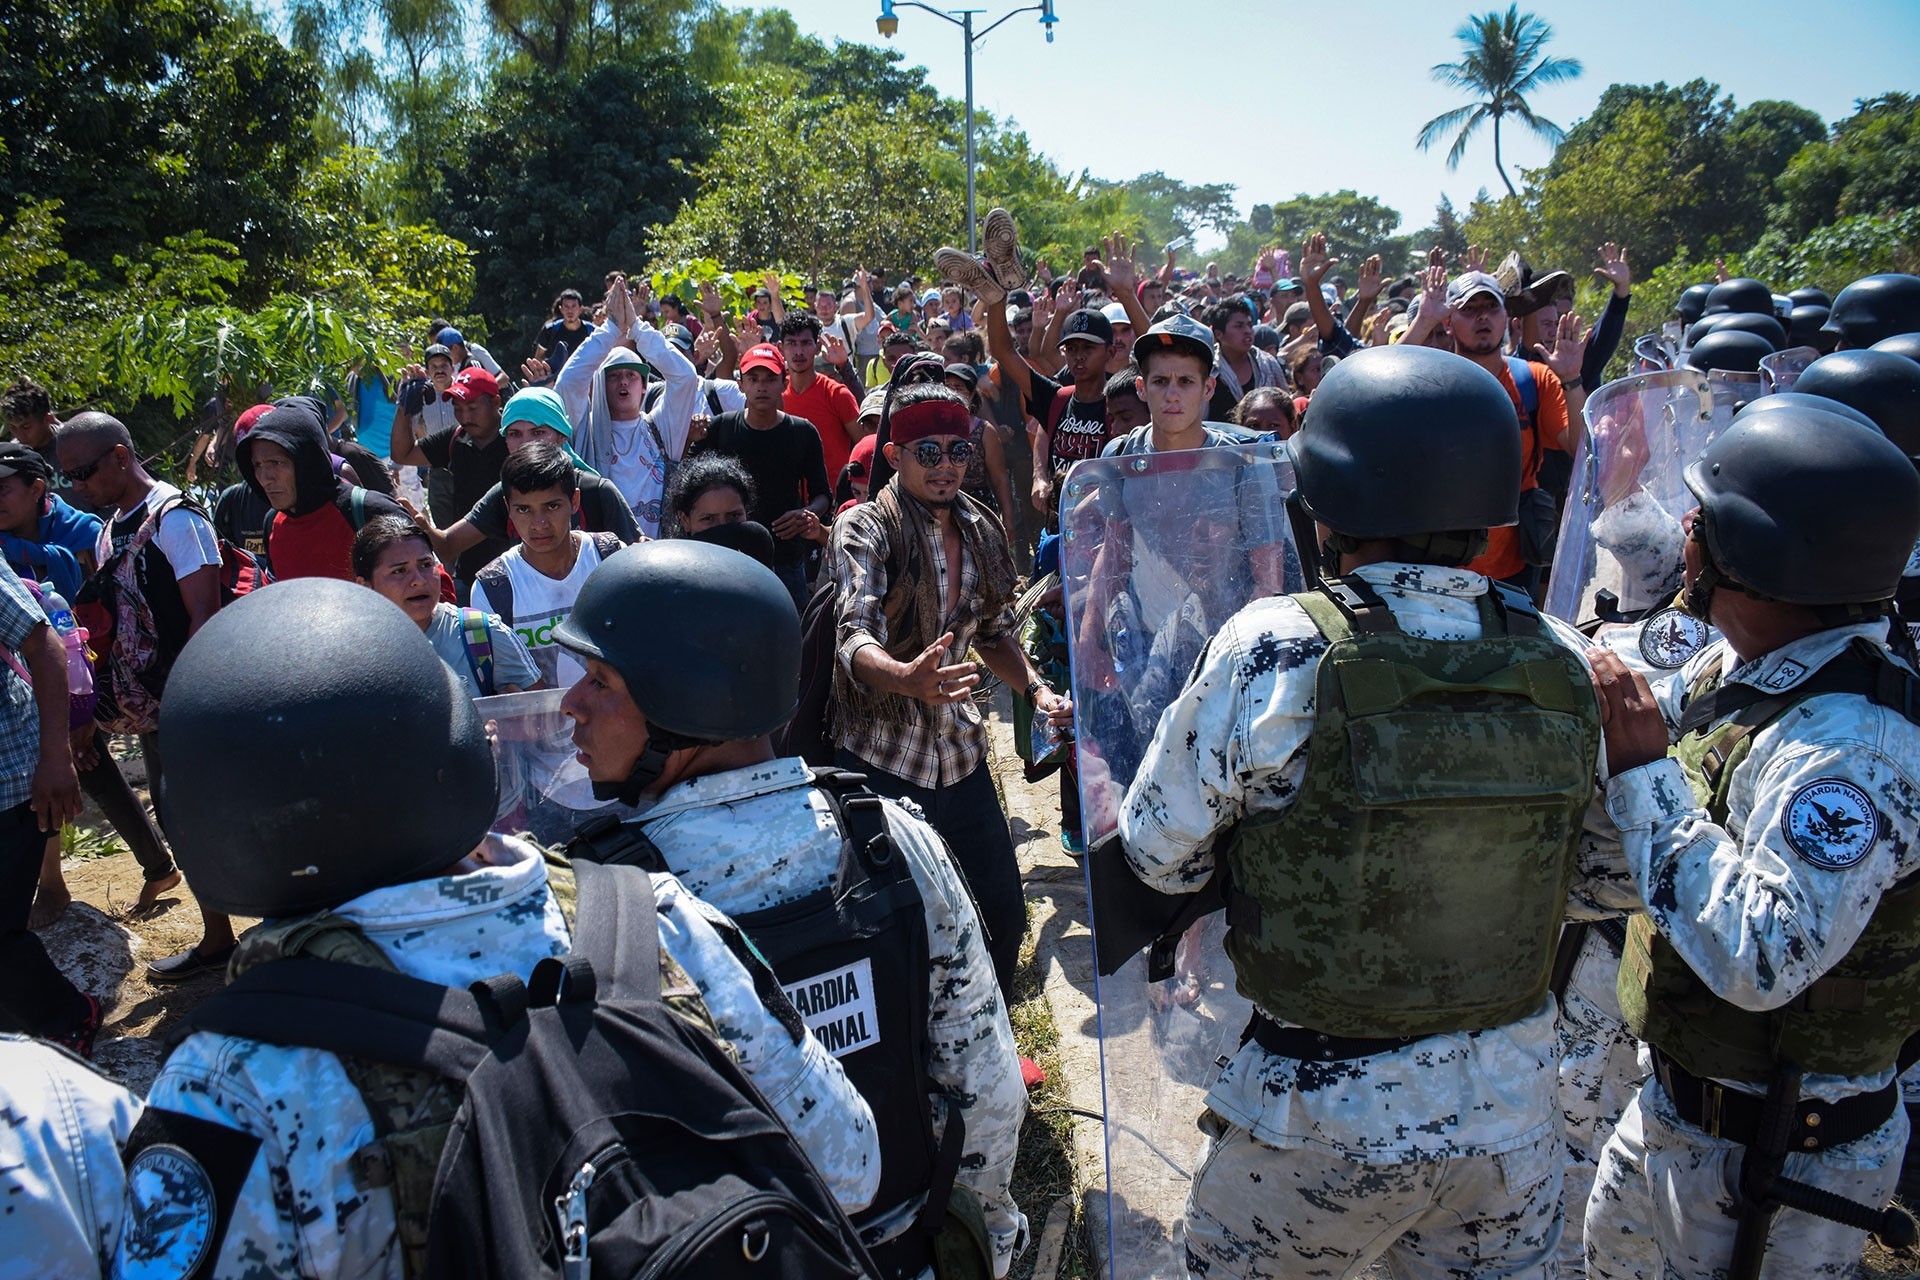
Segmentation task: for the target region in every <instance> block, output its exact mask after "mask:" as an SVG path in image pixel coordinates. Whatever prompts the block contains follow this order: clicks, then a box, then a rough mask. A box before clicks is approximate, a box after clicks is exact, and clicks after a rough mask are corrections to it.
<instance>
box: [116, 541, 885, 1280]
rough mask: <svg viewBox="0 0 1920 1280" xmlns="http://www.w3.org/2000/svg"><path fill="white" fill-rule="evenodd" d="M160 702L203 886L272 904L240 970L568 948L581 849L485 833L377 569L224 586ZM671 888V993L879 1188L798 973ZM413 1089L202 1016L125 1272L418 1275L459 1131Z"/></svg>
mask: <svg viewBox="0 0 1920 1280" xmlns="http://www.w3.org/2000/svg"><path fill="white" fill-rule="evenodd" d="M294 629H297V631H298V634H299V637H300V639H299V643H297V644H288V643H287V642H286V640H287V637H288V636H289V635H290V634H292V633H293V630H294ZM165 719H166V725H167V731H168V733H169V734H170V735H171V737H172V740H174V741H176V742H180V743H181V744H182V748H183V749H182V750H181V752H180V763H179V765H178V766H177V767H176V768H175V769H173V770H170V771H169V773H168V776H167V780H166V786H167V788H168V791H169V795H168V797H167V802H168V805H169V810H170V811H171V812H174V813H177V814H179V815H180V817H181V823H180V825H179V827H178V828H177V829H176V830H175V832H174V848H175V850H176V852H177V854H178V856H179V857H180V859H181V862H182V863H183V865H185V866H187V867H190V868H191V869H192V873H193V876H194V884H195V886H196V891H197V892H199V893H200V894H201V896H202V897H203V898H204V899H207V900H210V901H213V902H215V903H216V904H217V905H218V906H219V907H220V908H221V909H222V910H228V911H232V912H234V913H235V914H245V915H261V916H266V917H268V919H267V921H266V923H265V924H263V925H262V926H261V928H259V929H258V930H255V931H253V932H252V933H249V934H248V936H247V938H246V939H244V940H243V941H242V943H241V948H240V951H239V952H238V953H237V954H236V956H235V958H234V960H233V965H234V967H235V969H236V970H238V969H243V968H245V967H248V966H250V965H253V964H257V963H266V962H271V961H273V960H276V959H280V958H282V957H287V956H294V955H317V956H320V957H322V958H329V959H336V960H344V961H347V962H350V963H361V964H368V965H372V966H374V967H386V968H391V969H395V970H398V971H400V972H403V973H407V974H411V975H413V976H415V977H419V978H424V979H426V980H428V981H432V982H438V983H443V984H447V985H452V986H465V985H467V984H469V983H472V982H475V981H478V980H481V979H484V978H487V977H490V976H492V975H495V974H499V973H512V974H518V975H526V974H528V973H530V972H531V971H532V969H533V966H534V965H536V964H537V963H538V962H539V961H541V960H543V959H546V958H547V957H549V956H563V955H565V954H566V953H567V952H568V950H569V946H570V920H569V912H568V910H567V908H568V906H569V905H570V901H571V890H572V876H571V872H570V871H569V870H568V869H567V868H566V867H565V866H564V865H562V866H550V865H549V862H548V861H547V860H546V859H545V858H543V857H542V855H541V854H540V852H539V851H538V850H536V849H535V848H533V847H532V846H530V845H528V844H525V843H523V842H521V841H519V840H516V839H512V838H509V837H504V836H495V835H488V834H487V832H486V828H487V825H488V822H489V821H490V819H491V816H492V814H493V812H494V803H495V794H494V792H495V783H494V765H493V759H492V752H491V749H490V747H489V746H488V743H487V739H486V733H485V729H484V726H483V725H482V724H481V722H480V719H479V716H478V714H477V713H476V712H475V711H474V709H473V704H472V702H471V700H470V699H469V698H468V697H467V696H466V694H465V693H464V692H463V691H462V689H461V688H460V687H459V685H458V684H457V683H455V682H454V680H453V677H452V676H451V674H450V673H449V672H448V671H447V669H446V668H445V666H444V665H443V664H441V663H440V661H439V659H438V658H436V657H435V656H434V653H433V650H432V648H431V647H430V646H428V645H427V644H426V643H425V642H424V640H423V639H422V638H421V636H420V633H419V631H418V630H417V629H415V628H414V627H412V626H410V625H408V624H407V622H406V619H405V618H403V617H402V616H401V614H400V613H399V612H398V611H396V610H394V609H393V608H392V606H390V605H388V604H386V603H385V602H383V601H381V600H380V599H379V598H378V597H377V596H376V595H374V594H373V593H371V592H368V591H366V590H364V589H363V588H356V587H353V586H351V585H349V584H346V583H338V582H332V581H328V580H323V579H312V580H304V581H300V582H293V583H284V584H281V585H279V586H276V587H275V588H274V589H273V590H272V591H268V592H261V593H258V594H256V595H253V596H249V597H247V598H245V599H244V600H242V601H241V602H240V603H238V604H236V605H235V606H233V607H231V608H229V609H226V610H224V611H223V612H222V613H221V614H220V615H219V616H218V617H216V618H215V619H214V620H213V621H212V622H210V623H209V624H208V625H207V627H206V628H205V630H204V631H203V632H202V633H201V635H200V636H198V637H196V638H195V642H194V643H193V644H190V645H189V646H188V647H187V650H186V652H185V653H184V654H183V656H182V658H181V660H180V664H179V665H178V666H176V667H175V669H174V672H173V676H172V679H171V681H170V683H169V698H168V708H167V713H166V717H165ZM242 726H244V729H243V728H242ZM296 760H297V761H298V762H299V767H297V768H295V767H293V762H294V761H296ZM410 777H411V778H415V779H417V780H418V786H416V787H413V788H408V787H407V786H405V785H403V784H404V783H405V782H406V781H407V779H408V778H410ZM654 894H655V896H656V899H657V906H658V911H659V933H660V946H661V963H662V969H663V982H662V989H663V993H664V994H669V995H673V996H675V999H673V1000H671V1001H670V1003H671V1004H672V1005H673V1007H674V1008H676V1010H678V1011H679V1012H681V1013H682V1015H683V1016H689V1017H693V1018H695V1019H696V1020H697V1021H698V1022H699V1023H700V1024H701V1025H703V1026H704V1027H706V1028H708V1029H709V1030H712V1029H713V1028H718V1033H717V1034H718V1037H719V1038H720V1039H721V1041H722V1043H723V1044H724V1045H725V1046H726V1047H728V1049H729V1050H730V1051H731V1052H732V1053H733V1054H734V1055H735V1057H736V1058H737V1060H738V1061H739V1063H740V1065H741V1066H742V1068H743V1069H744V1070H745V1071H746V1072H747V1074H748V1075H749V1076H750V1077H751V1078H752V1079H753V1081H754V1083H755V1084H756V1085H757V1086H758V1087H759V1089H760V1091H761V1092H762V1093H763V1094H764V1095H765V1096H766V1098H767V1100H768V1102H769V1103H771V1104H772V1107H773V1109H774V1111H775V1112H776V1113H777V1114H778V1115H779V1116H780V1117H781V1119H782V1120H783V1121H785V1123H786V1124H787V1126H788V1127H789V1128H790V1129H791V1130H792V1131H793V1133H794V1136H795V1137H796V1138H797V1139H798V1140H799V1143H800V1146H801V1147H802V1149H803V1150H805V1151H806V1152H807V1153H808V1155H809V1156H810V1157H811V1158H812V1159H813V1161H814V1163H815V1164H816V1165H817V1166H818V1168H819V1170H820V1172H821V1174H822V1176H823V1178H824V1179H825V1181H826V1184H827V1185H828V1187H830V1188H831V1189H832V1191H833V1192H834V1194H835V1196H836V1198H837V1199H839V1200H840V1202H841V1203H842V1204H843V1205H846V1206H848V1207H849V1208H857V1207H859V1206H861V1205H863V1204H865V1203H866V1201H867V1199H868V1198H869V1197H870V1196H871V1195H872V1194H873V1191H874V1188H875V1186H876V1184H877V1180H878V1174H879V1160H878V1147H877V1143H876V1141H875V1137H874V1132H873V1122H872V1113H871V1110H870V1109H869V1108H868V1107H867V1105H866V1103H865V1101H864V1100H863V1099H861V1098H860V1096H859V1095H858V1094H857V1093H856V1092H854V1091H853V1090H852V1088H851V1086H850V1085H849V1084H848V1082H847V1079H846V1077H845V1074H844V1072H843V1071H842V1070H841V1068H840V1066H839V1064H838V1063H837V1062H836V1061H835V1060H834V1059H833V1058H832V1057H831V1056H830V1055H829V1054H828V1053H827V1052H826V1051H825V1049H824V1048H822V1046H821V1045H820V1044H819V1042H818V1041H817V1040H816V1039H814V1037H813V1036H812V1035H811V1034H807V1033H802V1034H801V1035H800V1036H799V1037H798V1038H796V1037H794V1036H793V1035H790V1033H789V1031H788V1030H787V1027H788V1026H789V1025H796V1024H797V1021H798V1020H797V1018H796V1017H795V1016H794V1014H793V1011H792V1009H791V1008H790V1007H788V1006H786V1004H785V1001H784V1000H783V999H782V998H781V997H779V996H778V994H777V993H775V994H774V995H773V996H772V997H770V998H771V999H772V1000H774V1001H775V1002H777V1003H778V1005H779V1006H780V1007H779V1009H778V1010H777V1012H776V1011H775V1010H773V1009H770V1008H769V1007H768V1006H767V1005H766V1004H764V1003H763V1002H762V999H761V997H760V996H759V995H758V994H756V983H755V978H754V976H753V975H752V974H751V973H750V972H749V971H748V969H747V968H746V967H745V966H744V964H743V961H742V960H741V959H740V958H738V956H739V951H738V950H736V948H734V947H732V946H730V945H729V944H728V943H727V941H726V940H725V938H724V936H723V935H724V931H726V930H728V929H731V927H732V926H731V924H730V923H729V922H728V921H727V920H726V919H725V917H724V916H722V915H720V914H719V913H718V912H716V911H714V910H713V909H712V908H711V907H708V906H706V905H705V904H704V903H701V902H700V901H699V900H698V899H696V898H694V897H693V896H692V895H690V894H688V893H687V892H686V890H685V889H683V888H682V887H681V886H680V885H679V884H678V883H677V882H676V881H674V880H673V879H672V877H670V876H656V877H655V879H654ZM766 980H767V981H769V982H770V975H769V976H767V978H766ZM696 990H697V995H696ZM783 1020H784V1021H783ZM409 1087H413V1088H415V1089H416V1090H417V1086H410V1084H409V1078H408V1077H407V1076H406V1075H405V1074H404V1073H395V1072H393V1071H391V1070H390V1069H383V1068H380V1067H379V1066H377V1065H374V1064H366V1063H359V1062H355V1061H350V1060H347V1059H342V1058H340V1057H337V1056H335V1055H334V1054H331V1053H326V1052H322V1051H319V1050H313V1049H300V1048H286V1047H276V1046H270V1045H266V1044H261V1043H257V1042H254V1041H250V1040H245V1039H239V1038H235V1037H231V1036H224V1035H214V1034H210V1033H204V1032H203V1033H196V1034H194V1035H192V1036H190V1037H189V1038H188V1039H187V1040H185V1041H184V1042H183V1043H182V1044H181V1045H180V1047H179V1048H178V1049H177V1050H176V1051H175V1052H174V1054H173V1056H172V1057H171V1058H169V1059H168V1061H167V1064H166V1066H165V1067H164V1068H163V1069H162V1071H161V1073H160V1076H159V1078H158V1080H157V1081H156V1082H155V1084H154V1087H153V1090H152V1093H151V1095H150V1098H149V1102H148V1109H147V1112H146V1115H145V1116H144V1117H143V1119H142V1125H141V1130H139V1131H136V1133H135V1134H134V1137H133V1139H132V1141H131V1142H130V1143H129V1146H128V1154H129V1165H128V1175H127V1211H126V1225H125V1229H124V1230H123V1232H122V1235H121V1240H120V1248H119V1252H118V1257H117V1264H116V1265H117V1267H118V1271H117V1272H116V1274H121V1275H126V1276H130V1277H131V1276H159V1275H165V1276H182V1275H200V1274H210V1275H215V1276H235V1277H238V1276H307V1277H337V1276H382V1277H395V1278H397V1277H399V1276H401V1275H403V1274H411V1273H414V1272H415V1271H416V1270H417V1267H418V1265H419V1264H420V1262H421V1261H423V1254H416V1253H415V1250H416V1248H417V1247H418V1246H419V1244H420V1242H421V1241H422V1240H423V1238H424V1237H423V1229H424V1222H423V1221H422V1220H420V1218H419V1211H420V1207H421V1206H422V1205H423V1204H424V1203H426V1202H428V1201H429V1200H430V1195H429V1194H426V1193H428V1192H430V1187H431V1178H432V1172H433V1169H434V1168H435V1166H436V1164H437V1161H438V1155H439V1151H438V1145H437V1142H438V1141H439V1140H442V1139H443V1138H444V1128H442V1129H439V1130H437V1131H436V1130H434V1129H433V1128H432V1127H431V1126H430V1125H429V1126H424V1127H397V1128H396V1126H393V1125H392V1124H391V1123H390V1122H383V1123H382V1124H381V1125H379V1126H376V1120H375V1112H376V1111H379V1112H381V1113H382V1114H383V1115H385V1114H390V1113H391V1112H394V1111H396V1110H401V1111H403V1110H405V1109H406V1108H407V1106H408V1105H409V1104H410V1103H411V1102H413V1101H415V1100H416V1099H415V1098H409V1097H405V1096H403V1094H405V1092H406V1091H407V1089H408V1088H409ZM448 1115H450V1112H449V1113H448ZM441 1118H442V1120H444V1119H445V1118H447V1117H445V1116H443V1117H441ZM150 1124H151V1125H153V1126H154V1127H153V1129H152V1130H151V1132H149V1128H148V1127H149V1125H150ZM389 1129H396V1131H394V1132H389V1131H388V1130H389ZM423 1171H424V1172H423ZM423 1177H424V1179H425V1180H426V1181H425V1185H424V1187H423V1185H422V1181H421V1180H422V1178H423ZM200 1268H204V1269H200Z"/></svg>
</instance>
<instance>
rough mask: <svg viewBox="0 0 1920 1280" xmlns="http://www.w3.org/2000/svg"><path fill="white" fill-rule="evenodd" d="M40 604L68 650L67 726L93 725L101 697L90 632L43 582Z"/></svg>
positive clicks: (70, 608) (57, 593) (69, 607)
mask: <svg viewBox="0 0 1920 1280" xmlns="http://www.w3.org/2000/svg"><path fill="white" fill-rule="evenodd" d="M40 604H41V607H42V608H43V609H45V610H46V612H47V621H48V622H50V623H52V624H53V630H54V633H55V634H56V635H58V636H59V637H60V643H61V645H62V646H64V647H65V649H66V651H67V727H68V728H69V729H78V728H80V727H82V726H83V725H86V724H89V723H91V722H92V720H93V708H94V703H95V702H96V701H97V700H98V697H99V695H98V693H97V692H96V690H95V689H94V687H93V658H92V655H90V654H89V653H88V652H87V629H86V628H85V627H83V626H81V625H80V624H79V623H78V622H76V621H75V620H74V617H73V607H72V606H71V605H69V604H68V603H67V602H66V600H65V599H64V598H63V597H62V596H61V595H60V593H59V592H58V591H55V590H54V589H53V588H52V587H51V586H49V585H48V584H46V583H44V582H43V583H41V584H40Z"/></svg>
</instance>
